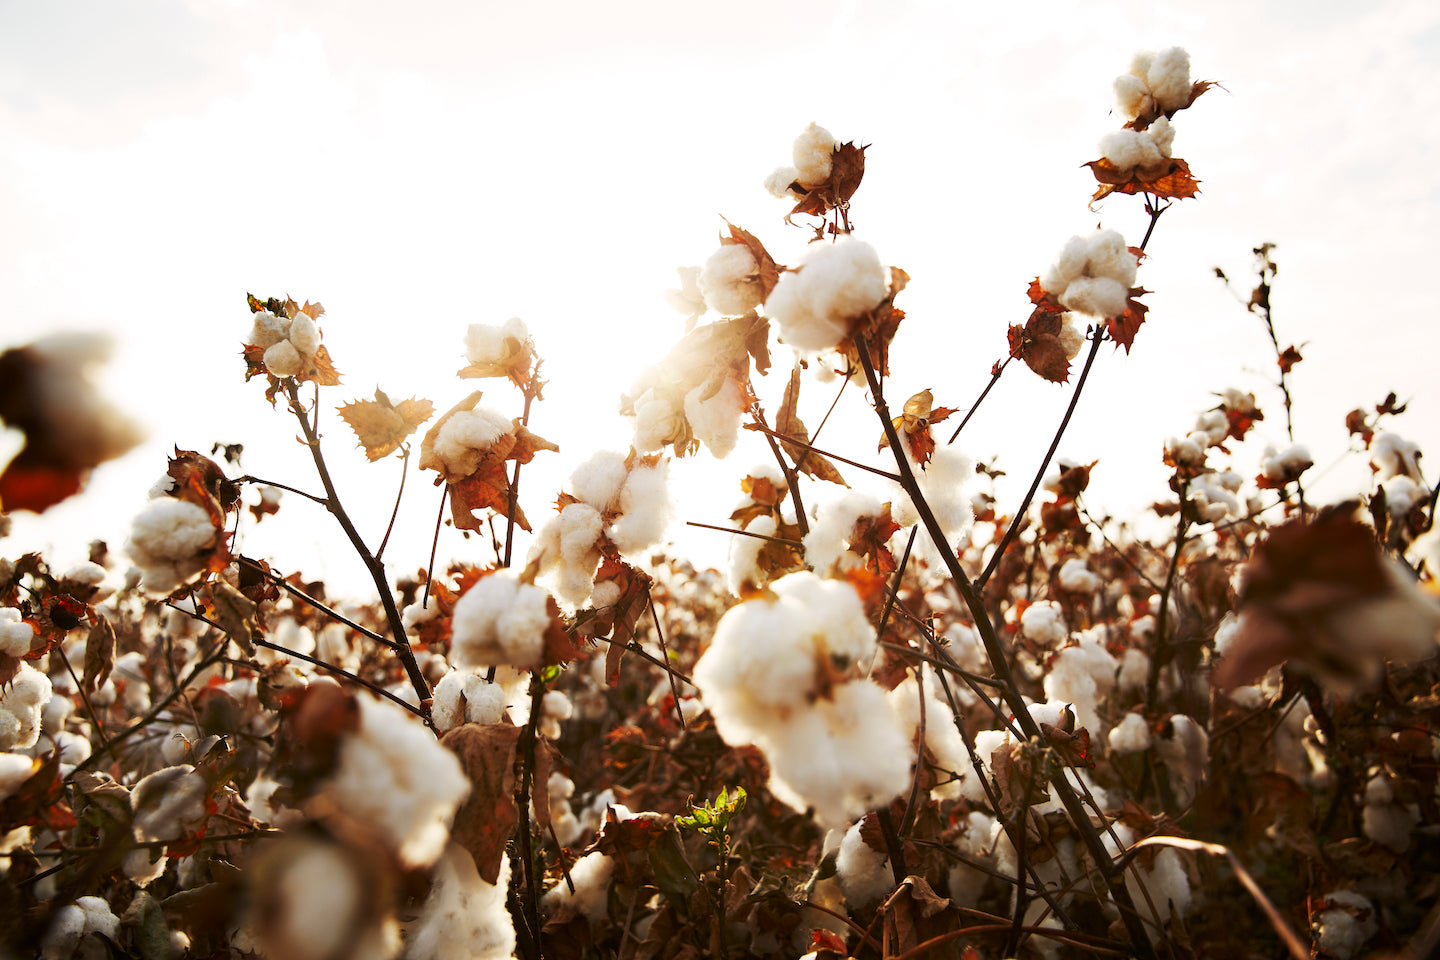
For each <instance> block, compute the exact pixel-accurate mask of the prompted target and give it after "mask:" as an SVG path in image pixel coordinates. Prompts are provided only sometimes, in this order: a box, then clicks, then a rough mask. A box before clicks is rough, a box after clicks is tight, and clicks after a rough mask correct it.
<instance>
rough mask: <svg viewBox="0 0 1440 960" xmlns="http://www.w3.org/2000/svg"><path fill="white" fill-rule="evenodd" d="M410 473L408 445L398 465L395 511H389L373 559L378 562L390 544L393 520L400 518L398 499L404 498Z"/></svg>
mask: <svg viewBox="0 0 1440 960" xmlns="http://www.w3.org/2000/svg"><path fill="white" fill-rule="evenodd" d="M409 472H410V444H408V443H407V444H405V457H404V461H403V462H402V463H401V464H400V489H399V490H397V491H396V492H395V509H393V510H391V511H390V523H389V524H388V525H387V526H386V527H385V536H384V537H383V538H382V539H381V540H380V549H379V550H376V551H375V559H376V560H379V559H380V558H381V557H383V556H384V555H385V547H386V546H387V545H388V544H389V543H390V534H391V532H392V531H394V529H395V518H396V517H398V516H400V499H401V498H402V497H404V496H405V475H406V474H408V473H409Z"/></svg>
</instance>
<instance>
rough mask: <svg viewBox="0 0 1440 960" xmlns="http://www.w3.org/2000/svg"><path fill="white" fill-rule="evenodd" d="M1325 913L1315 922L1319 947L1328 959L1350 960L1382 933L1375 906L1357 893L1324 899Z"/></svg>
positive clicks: (1337, 892) (1338, 893)
mask: <svg viewBox="0 0 1440 960" xmlns="http://www.w3.org/2000/svg"><path fill="white" fill-rule="evenodd" d="M1319 902H1320V904H1321V905H1322V907H1323V909H1321V910H1319V911H1318V912H1317V913H1316V914H1315V915H1314V916H1313V917H1312V919H1311V921H1310V923H1311V932H1312V933H1313V935H1314V937H1315V946H1316V948H1317V949H1318V950H1320V951H1321V953H1322V954H1323V955H1325V956H1327V957H1334V958H1335V960H1350V958H1351V957H1353V956H1355V953H1356V952H1357V951H1358V950H1359V949H1360V948H1361V947H1363V946H1365V944H1366V943H1368V942H1369V941H1370V938H1371V937H1373V936H1375V934H1376V933H1378V932H1379V930H1380V927H1379V924H1377V923H1376V919H1375V918H1376V910H1375V905H1374V904H1372V903H1371V902H1370V901H1369V900H1368V899H1366V898H1365V897H1363V896H1361V895H1360V894H1358V893H1356V892H1354V891H1353V890H1334V891H1331V892H1330V893H1327V894H1325V896H1323V897H1321V898H1320V901H1319Z"/></svg>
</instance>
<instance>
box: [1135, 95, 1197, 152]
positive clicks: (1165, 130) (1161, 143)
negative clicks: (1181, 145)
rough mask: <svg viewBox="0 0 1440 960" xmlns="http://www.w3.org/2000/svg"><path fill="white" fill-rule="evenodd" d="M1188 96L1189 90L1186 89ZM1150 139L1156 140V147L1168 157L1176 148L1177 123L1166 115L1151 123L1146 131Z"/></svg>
mask: <svg viewBox="0 0 1440 960" xmlns="http://www.w3.org/2000/svg"><path fill="white" fill-rule="evenodd" d="M1186 94H1187V96H1188V94H1189V90H1188V89H1187V90H1186ZM1145 132H1146V133H1147V134H1149V136H1150V139H1151V140H1153V141H1154V142H1155V147H1156V149H1158V150H1159V151H1160V156H1162V157H1168V156H1170V155H1171V151H1172V150H1174V148H1175V125H1174V124H1172V123H1171V122H1170V121H1169V120H1166V119H1165V118H1164V117H1161V118H1160V119H1158V120H1156V121H1155V122H1154V123H1152V124H1150V126H1149V128H1148V129H1147V130H1146V131H1145Z"/></svg>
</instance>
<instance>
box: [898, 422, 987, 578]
mask: <svg viewBox="0 0 1440 960" xmlns="http://www.w3.org/2000/svg"><path fill="white" fill-rule="evenodd" d="M903 446H904V447H905V455H906V458H907V459H909V460H910V462H911V465H912V468H914V469H915V482H916V483H917V484H919V486H920V493H921V494H922V495H923V496H924V497H925V502H926V503H928V504H929V505H930V512H931V513H933V514H934V515H935V520H936V522H938V523H939V524H940V530H941V532H942V533H944V534H945V538H946V541H947V542H949V543H954V542H955V539H956V538H957V537H959V536H960V534H962V533H964V532H965V531H966V530H968V529H970V526H971V525H972V524H973V523H974V522H975V508H974V506H973V505H972V498H971V497H970V496H969V495H968V494H966V493H965V485H966V484H967V483H969V482H970V481H971V480H973V479H974V477H975V461H974V460H972V459H970V458H969V457H968V456H966V455H965V454H964V453H962V452H961V451H960V450H959V449H957V448H956V447H948V446H946V447H937V448H936V449H935V451H934V452H933V453H932V454H931V455H930V459H929V460H927V461H926V462H925V464H924V466H923V467H921V466H919V465H917V464H915V461H914V458H913V456H912V452H911V450H910V448H909V444H903ZM895 504H896V506H895V510H894V518H895V522H896V523H898V524H900V525H901V526H902V527H908V526H910V525H911V524H913V523H918V522H919V520H920V514H919V511H917V510H916V509H915V505H914V504H913V503H911V502H910V498H909V497H908V496H907V495H906V494H905V493H904V491H903V490H900V491H898V492H897V495H896V498H895ZM925 542H926V543H927V544H929V543H930V540H929V538H928V537H926V538H925ZM927 562H930V563H938V562H939V558H938V557H935V556H933V555H927Z"/></svg>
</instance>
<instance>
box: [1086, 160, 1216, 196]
mask: <svg viewBox="0 0 1440 960" xmlns="http://www.w3.org/2000/svg"><path fill="white" fill-rule="evenodd" d="M1081 166H1084V167H1089V168H1090V172H1091V173H1092V174H1094V175H1095V179H1096V181H1097V182H1099V184H1100V189H1098V190H1096V191H1095V195H1094V196H1093V197H1091V198H1090V202H1091V203H1095V202H1096V201H1098V200H1103V199H1104V198H1105V197H1108V196H1109V195H1110V194H1112V193H1123V194H1127V195H1130V196H1134V195H1135V194H1137V193H1148V194H1152V195H1154V196H1156V197H1165V198H1169V199H1174V200H1186V199H1189V198H1191V197H1194V196H1195V195H1196V194H1198V193H1199V192H1200V181H1199V180H1196V179H1195V178H1194V177H1193V176H1192V175H1191V173H1190V165H1189V164H1188V163H1186V162H1185V161H1184V160H1181V159H1180V158H1178V157H1176V158H1174V159H1172V160H1167V161H1165V162H1164V163H1163V164H1161V165H1160V166H1159V167H1158V169H1155V170H1142V169H1140V168H1138V167H1137V168H1135V169H1133V170H1120V169H1117V168H1116V167H1115V165H1114V164H1112V163H1111V162H1110V161H1109V160H1106V159H1105V158H1104V157H1101V158H1100V159H1099V160H1092V161H1090V162H1089V163H1084V164H1081Z"/></svg>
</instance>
